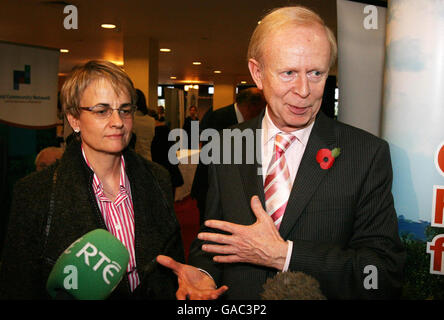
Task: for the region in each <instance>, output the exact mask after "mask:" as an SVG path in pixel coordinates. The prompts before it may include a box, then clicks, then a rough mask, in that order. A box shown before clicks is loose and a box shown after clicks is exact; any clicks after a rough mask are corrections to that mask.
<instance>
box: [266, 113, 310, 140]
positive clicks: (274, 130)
mask: <svg viewBox="0 0 444 320" xmlns="http://www.w3.org/2000/svg"><path fill="white" fill-rule="evenodd" d="M268 108H269V107H268V105H267V107H266V108H265V115H264V118H263V119H262V130H263V140H262V144H263V145H265V144H267V143H268V142H270V140H271V139H273V138H274V137H275V136H276V134H278V133H279V132H282V130H280V129H279V128H278V127H276V126H275V124H274V123H273V121H272V120H271V118H270V115H269V113H268ZM315 121H316V120H315ZM315 121H313V122H312V123H311V124H310V125H309V126H308V127H305V128H303V129H299V130H295V131H292V132H289V133H290V134H292V135H294V136H295V137H296V139H297V140H299V142H301V143H302V144H303V145H304V146H306V145H307V142H308V138H309V137H310V133H311V130H312V129H313V125H314V123H315Z"/></svg>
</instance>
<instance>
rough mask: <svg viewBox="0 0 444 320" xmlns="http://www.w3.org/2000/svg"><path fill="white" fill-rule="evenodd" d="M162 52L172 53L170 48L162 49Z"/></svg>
mask: <svg viewBox="0 0 444 320" xmlns="http://www.w3.org/2000/svg"><path fill="white" fill-rule="evenodd" d="M160 52H171V49H168V48H161V49H160Z"/></svg>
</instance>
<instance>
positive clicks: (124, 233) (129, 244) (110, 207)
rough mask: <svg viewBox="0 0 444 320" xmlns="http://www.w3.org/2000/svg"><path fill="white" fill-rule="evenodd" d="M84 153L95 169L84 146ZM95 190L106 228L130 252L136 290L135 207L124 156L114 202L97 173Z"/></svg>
mask: <svg viewBox="0 0 444 320" xmlns="http://www.w3.org/2000/svg"><path fill="white" fill-rule="evenodd" d="M82 154H83V157H84V159H85V161H86V163H87V164H88V166H89V167H90V168H91V170H93V168H92V167H91V165H90V164H89V162H88V159H87V158H86V155H85V152H84V150H83V146H82ZM93 171H94V170H93ZM93 190H94V194H95V196H96V200H97V204H98V205H99V209H100V212H101V213H102V217H103V220H104V221H105V225H106V228H107V229H108V231H109V232H111V233H112V234H113V235H114V236H115V237H116V238H117V239H119V240H120V241H121V242H122V243H123V245H124V246H125V248H126V249H127V250H128V252H129V263H128V268H127V274H128V281H129V284H130V288H131V291H134V289H135V288H136V287H137V286H138V285H139V283H140V279H139V275H138V273H137V269H136V255H135V250H134V207H133V201H132V198H131V187H130V183H129V180H128V176H127V175H126V172H125V160H124V158H123V156H121V165H120V191H119V193H118V194H117V196H116V199H115V200H114V202H113V201H111V200H110V199H109V198H108V197H107V196H106V195H105V193H104V191H103V184H102V182H101V181H100V179H99V177H98V176H97V175H96V174H95V173H94V178H93Z"/></svg>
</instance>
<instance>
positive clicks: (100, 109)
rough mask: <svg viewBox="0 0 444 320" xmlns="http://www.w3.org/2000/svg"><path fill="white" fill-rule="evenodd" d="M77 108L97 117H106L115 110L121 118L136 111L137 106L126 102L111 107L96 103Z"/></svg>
mask: <svg viewBox="0 0 444 320" xmlns="http://www.w3.org/2000/svg"><path fill="white" fill-rule="evenodd" d="M79 109H81V110H86V111H89V112H91V113H92V114H93V115H94V116H95V117H96V118H98V119H108V118H109V117H111V115H112V114H113V112H114V110H117V112H118V113H119V116H120V118H121V119H129V118H132V116H133V115H134V113H135V112H136V109H137V106H135V105H133V104H127V105H124V106H121V107H119V108H111V107H110V106H109V105H104V104H98V105H96V106H93V107H79Z"/></svg>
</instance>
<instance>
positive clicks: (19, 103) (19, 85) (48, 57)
mask: <svg viewBox="0 0 444 320" xmlns="http://www.w3.org/2000/svg"><path fill="white" fill-rule="evenodd" d="M58 67H59V51H58V50H54V49H46V48H40V47H33V46H25V45H19V44H13V43H5V42H0V120H2V121H4V122H7V123H10V124H15V125H20V126H30V127H47V126H51V125H55V124H56V123H57V81H58V80H57V73H58Z"/></svg>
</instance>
